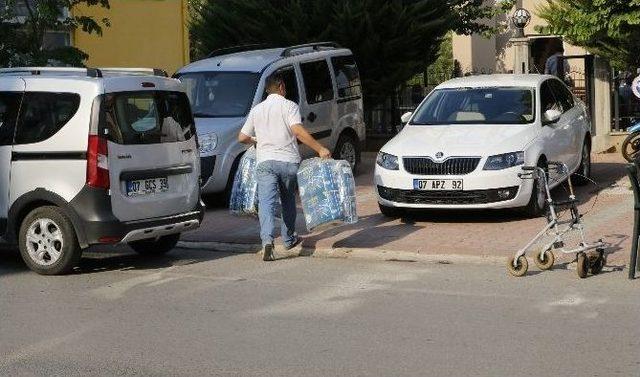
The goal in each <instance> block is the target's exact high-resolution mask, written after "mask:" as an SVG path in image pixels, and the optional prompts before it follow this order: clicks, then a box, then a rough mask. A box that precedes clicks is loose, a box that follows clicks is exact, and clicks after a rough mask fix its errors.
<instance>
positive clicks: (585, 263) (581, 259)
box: [576, 251, 589, 279]
mask: <svg viewBox="0 0 640 377" xmlns="http://www.w3.org/2000/svg"><path fill="white" fill-rule="evenodd" d="M576 272H577V273H578V276H579V277H580V279H584V278H586V277H587V272H589V258H587V254H585V253H584V252H582V251H581V252H579V253H578V265H577V266H576Z"/></svg>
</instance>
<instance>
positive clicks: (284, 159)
mask: <svg viewBox="0 0 640 377" xmlns="http://www.w3.org/2000/svg"><path fill="white" fill-rule="evenodd" d="M265 86H266V91H267V93H268V94H269V96H268V97H267V99H265V100H264V101H263V102H262V103H260V104H258V105H256V106H255V107H254V108H253V109H252V110H251V112H249V115H248V116H247V120H246V122H245V124H244V126H243V127H242V129H241V130H240V134H239V135H238V140H239V141H240V142H241V143H244V144H256V162H257V168H256V170H257V180H258V217H259V219H260V238H261V239H262V246H263V248H264V256H263V260H265V261H272V260H274V256H273V239H274V238H275V234H274V233H275V209H276V202H277V200H278V192H279V193H280V202H281V203H282V239H283V241H284V246H285V248H286V249H287V250H289V249H291V248H293V247H295V246H296V245H297V244H298V243H299V242H300V240H299V238H298V235H297V233H296V228H295V227H296V196H295V195H296V188H297V179H296V174H297V173H298V166H299V164H300V152H299V151H298V142H297V141H298V140H300V142H302V143H303V144H305V145H307V146H309V147H310V148H311V149H313V150H314V151H316V152H317V153H318V155H319V156H320V157H321V158H325V159H326V158H330V157H331V152H329V150H328V149H327V148H325V147H323V146H322V145H321V144H320V143H318V142H317V141H316V140H315V139H314V138H313V136H311V135H310V134H309V132H307V130H305V128H304V127H303V126H302V118H301V116H300V108H299V107H298V105H297V104H295V103H294V102H292V101H289V100H288V99H286V98H285V96H286V93H287V90H286V87H285V84H284V79H283V78H282V76H281V75H280V74H279V73H278V72H276V73H274V74H273V75H271V76H270V77H269V78H268V79H267V81H266V84H265ZM254 135H255V137H254Z"/></svg>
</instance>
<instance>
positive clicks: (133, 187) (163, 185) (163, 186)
mask: <svg viewBox="0 0 640 377" xmlns="http://www.w3.org/2000/svg"><path fill="white" fill-rule="evenodd" d="M168 190H169V180H168V179H167V178H151V179H138V180H135V181H127V196H137V195H151V194H156V193H159V192H165V191H168Z"/></svg>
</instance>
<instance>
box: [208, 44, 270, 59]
mask: <svg viewBox="0 0 640 377" xmlns="http://www.w3.org/2000/svg"><path fill="white" fill-rule="evenodd" d="M265 47H268V46H267V45H266V44H264V43H253V44H246V45H238V46H231V47H223V48H218V49H215V50H213V51H211V52H210V53H209V55H207V58H214V57H216V56H221V55H227V54H234V53H236V52H245V51H251V50H258V49H263V48H265Z"/></svg>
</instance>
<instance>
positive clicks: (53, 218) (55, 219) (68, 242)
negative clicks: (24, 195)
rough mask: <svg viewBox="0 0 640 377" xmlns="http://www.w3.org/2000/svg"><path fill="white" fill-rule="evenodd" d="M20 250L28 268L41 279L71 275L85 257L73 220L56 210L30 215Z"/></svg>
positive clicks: (22, 231)
mask: <svg viewBox="0 0 640 377" xmlns="http://www.w3.org/2000/svg"><path fill="white" fill-rule="evenodd" d="M18 248H19V249H20V255H21V256H22V259H23V260H24V262H25V263H26V264H27V266H29V268H30V269H31V270H33V271H35V272H36V273H38V274H41V275H62V274H66V273H69V272H70V271H71V270H72V269H73V268H74V267H75V266H77V265H78V263H79V262H80V257H81V256H82V248H81V247H80V244H79V243H78V237H77V235H76V231H75V229H74V227H73V224H72V223H71V220H70V219H69V217H67V215H66V214H65V213H64V211H63V210H62V209H61V208H59V207H55V206H45V207H39V208H36V209H34V210H32V211H31V212H29V214H28V215H27V216H26V217H25V218H24V220H22V223H21V224H20V229H19V231H18Z"/></svg>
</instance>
